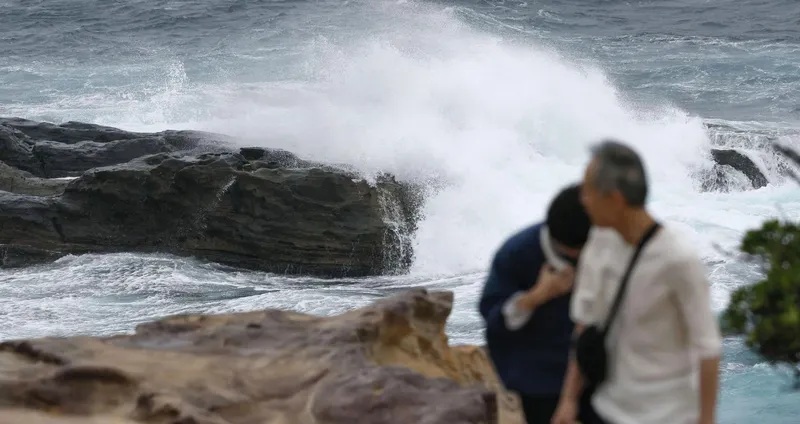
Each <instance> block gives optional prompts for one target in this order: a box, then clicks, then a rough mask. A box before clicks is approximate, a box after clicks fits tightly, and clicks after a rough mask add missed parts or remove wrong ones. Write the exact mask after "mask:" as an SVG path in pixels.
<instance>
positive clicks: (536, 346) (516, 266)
mask: <svg viewBox="0 0 800 424" xmlns="http://www.w3.org/2000/svg"><path fill="white" fill-rule="evenodd" d="M541 228H542V224H537V225H533V226H531V227H528V228H525V229H523V230H522V231H520V232H518V233H516V234H514V235H513V236H512V237H510V238H509V239H508V240H506V242H505V243H503V245H502V246H501V247H500V249H499V250H498V251H497V253H496V254H495V257H494V259H493V261H492V265H491V270H490V272H489V276H488V278H487V280H486V284H485V286H484V289H483V292H482V294H481V299H480V313H481V315H482V316H483V319H484V321H485V323H486V344H487V348H488V351H489V356H490V358H491V359H492V361H493V363H494V366H495V369H496V370H497V373H498V374H499V376H500V378H501V380H502V381H503V383H504V384H505V386H506V388H508V389H509V390H513V391H516V392H519V393H520V394H522V395H529V396H532V395H558V394H559V393H560V392H561V386H562V384H563V380H564V374H565V372H566V367H567V359H568V354H569V347H570V339H571V337H572V329H573V323H572V321H571V320H570V317H569V302H570V295H564V296H561V297H558V298H556V299H553V300H551V301H550V302H547V303H545V304H543V305H541V306H540V307H539V308H537V309H536V311H535V312H534V313H533V315H532V316H531V317H530V320H529V321H528V322H527V323H526V324H525V325H524V326H523V327H522V328H520V329H518V330H514V331H511V330H508V329H507V328H506V327H505V320H504V318H503V313H502V308H503V304H504V303H505V301H506V300H507V299H508V298H509V297H511V296H512V295H513V294H514V293H516V292H517V291H520V290H527V289H529V288H531V287H533V285H534V284H536V280H537V277H538V276H539V270H540V268H541V267H542V265H544V264H545V263H546V260H545V256H544V252H543V251H542V248H541V246H540V243H539V233H540V230H541Z"/></svg>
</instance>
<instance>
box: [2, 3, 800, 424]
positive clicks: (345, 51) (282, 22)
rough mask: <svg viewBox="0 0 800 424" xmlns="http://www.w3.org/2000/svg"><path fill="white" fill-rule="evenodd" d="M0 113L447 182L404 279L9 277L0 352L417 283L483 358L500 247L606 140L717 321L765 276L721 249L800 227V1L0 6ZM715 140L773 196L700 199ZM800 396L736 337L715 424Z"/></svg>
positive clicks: (165, 268) (781, 419)
mask: <svg viewBox="0 0 800 424" xmlns="http://www.w3.org/2000/svg"><path fill="white" fill-rule="evenodd" d="M0 116H21V117H25V118H30V119H40V120H49V121H53V122H64V121H69V120H78V121H88V122H95V123H100V124H106V125H114V126H119V127H122V128H125V129H130V130H161V129H167V128H172V129H176V128H177V129H183V128H192V129H201V130H210V131H216V132H222V133H226V134H230V135H234V136H237V137H240V138H241V139H242V140H244V141H243V143H247V144H250V145H262V146H270V147H283V148H287V149H289V150H292V151H294V152H296V153H298V154H300V155H301V156H303V157H306V158H311V159H318V160H330V161H337V162H349V163H352V164H354V165H356V166H357V167H359V169H361V170H362V171H363V173H364V175H365V177H369V176H370V175H372V174H373V173H374V172H377V171H379V170H387V171H391V172H393V173H395V174H396V175H398V177H399V178H401V179H404V180H409V181H415V182H425V181H429V180H434V179H435V180H436V181H440V182H444V186H443V187H442V188H441V189H439V190H438V191H436V192H435V193H434V194H432V195H431V196H430V197H429V198H428V199H427V200H426V203H425V206H424V211H423V212H424V216H423V219H422V221H421V223H420V228H419V231H418V232H417V234H416V236H415V237H416V238H415V252H416V260H415V263H414V266H413V268H412V270H411V272H410V274H408V275H404V276H400V277H391V278H389V277H385V278H368V279H359V280H318V279H309V278H288V277H284V276H276V275H269V274H263V273H256V272H249V271H242V270H235V269H230V268H227V267H222V266H219V265H215V264H209V263H203V262H199V261H196V260H191V259H185V258H175V257H169V256H161V255H136V254H117V255H84V256H78V257H66V258H63V259H61V260H59V261H57V262H56V263H54V264H48V265H43V266H37V267H32V268H26V269H18V270H0V321H2V322H3V324H4V325H3V326H0V339H9V338H19V337H36V336H43V335H52V334H64V335H66V334H110V333H118V332H126V331H130V330H132V329H133V327H134V326H135V325H136V324H137V323H139V322H142V321H146V320H149V319H153V318H155V317H159V316H163V315H165V314H172V313H178V312H188V311H192V312H227V311H242V310H252V309H256V308H265V307H280V308H292V309H297V310H301V311H307V312H311V313H318V314H333V313H339V312H341V311H344V310H346V309H349V308H353V307H356V306H360V305H363V304H366V303H368V302H370V301H372V300H374V299H376V298H378V297H380V296H385V295H387V294H389V293H392V292H394V291H397V290H402V289H405V288H408V287H416V286H424V287H430V288H435V289H447V290H453V291H454V292H455V294H456V306H455V311H454V313H453V316H452V317H451V324H450V328H449V332H450V336H451V339H452V341H453V342H455V343H481V341H482V340H481V330H482V325H481V322H480V319H479V316H478V314H477V311H476V302H477V297H478V293H479V291H480V288H481V284H482V283H483V278H484V276H485V270H486V267H487V266H488V262H489V260H490V258H491V254H492V253H493V250H494V249H495V248H496V247H497V245H498V244H499V243H500V242H501V241H502V239H503V238H504V237H505V236H506V235H508V234H509V233H510V232H512V231H514V230H515V229H517V228H519V227H521V226H523V225H526V224H528V223H529V222H531V221H533V220H535V219H539V218H541V217H542V214H543V211H544V208H545V206H546V203H547V201H548V200H549V198H550V197H551V196H552V194H553V193H554V192H555V191H556V190H558V189H559V188H560V186H561V185H563V184H565V183H567V182H569V181H572V180H575V179H577V178H579V177H580V175H581V168H582V166H583V164H584V163H585V160H586V159H587V150H586V148H587V146H588V144H589V143H591V142H593V141H595V140H596V139H598V138H600V137H605V136H613V137H619V138H622V139H625V140H627V141H629V142H631V143H633V144H635V145H636V146H637V148H638V149H639V150H640V151H641V152H642V154H643V155H644V156H645V159H646V160H647V161H648V166H649V168H650V173H651V179H652V181H653V199H652V208H653V210H654V211H655V212H656V213H657V214H658V215H659V216H661V217H662V218H663V219H664V220H667V221H668V222H671V223H673V225H676V226H678V227H679V228H681V229H682V230H684V231H685V233H686V236H687V237H691V238H693V240H695V241H696V245H697V247H698V250H699V252H700V253H701V254H702V255H703V256H704V258H705V260H706V262H707V263H708V264H709V273H710V279H711V281H712V284H713V293H714V299H713V301H714V307H715V309H716V310H721V309H722V308H723V307H724V306H725V304H726V302H727V299H728V295H729V293H730V291H731V290H732V289H733V288H735V287H737V286H739V285H741V284H748V283H751V282H754V281H757V279H758V278H760V276H761V274H760V271H759V270H758V269H757V268H756V267H754V266H753V265H749V264H747V263H743V262H741V261H740V260H738V259H737V258H735V257H732V256H730V255H727V254H725V253H723V251H722V250H725V249H727V250H734V249H735V248H736V246H737V244H738V241H739V239H740V238H741V236H742V234H743V232H744V231H746V230H747V229H749V228H753V227H756V226H757V225H759V223H760V222H761V221H762V220H764V219H766V218H769V217H773V216H777V215H779V214H783V215H784V216H786V217H788V218H791V219H800V189H798V187H797V186H796V185H793V184H792V183H791V182H789V181H787V180H786V179H785V177H783V176H782V175H781V174H780V172H778V166H779V163H780V159H778V158H777V157H776V156H775V155H774V154H772V153H771V152H769V150H768V149H767V148H766V144H767V143H768V142H769V141H771V140H779V141H781V142H784V143H787V144H790V145H794V146H798V145H799V144H800V143H799V142H798V140H800V136H799V135H798V134H800V3H798V2H797V1H794V0H771V1H766V0H739V1H733V0H716V1H690V0H659V1H614V0H611V1H600V0H581V1H578V0H561V1H533V0H529V1H510V0H508V1H488V0H485V1H472V0H463V1H458V2H456V1H452V2H447V1H441V2H421V1H416V2H415V1H403V0H400V1H385V0H371V1H341V0H340V1H333V0H321V1H300V0H294V1H258V0H239V1H236V0H233V1H231V0H228V1H223V0H205V1H188V0H173V1H166V0H128V1H114V0H104V1H98V0H69V1H66V0H47V1H44V0H0ZM708 125H711V126H712V128H711V129H707V128H706V127H707V126H708ZM720 145H721V146H731V147H737V148H740V149H742V151H744V152H746V153H747V154H749V155H750V156H751V157H752V158H753V159H754V160H755V161H756V163H757V164H758V165H759V167H760V168H761V169H762V171H763V172H764V173H765V175H767V177H768V178H769V180H770V185H769V186H768V187H765V188H762V189H759V190H748V191H738V190H733V191H731V192H727V193H703V192H701V191H700V190H699V187H700V183H701V181H700V180H701V179H702V170H703V169H708V167H710V165H711V162H710V157H709V149H710V148H711V147H712V146H720ZM740 177H741V176H740ZM715 246H720V247H721V249H722V250H720V248H717V247H715ZM789 377H790V374H789V372H788V371H787V370H785V369H780V368H773V367H771V366H769V365H767V364H766V363H765V362H764V361H762V360H761V359H760V358H758V357H757V356H756V355H753V354H752V353H750V352H748V351H747V350H746V349H745V348H744V347H743V345H742V342H741V340H740V339H737V338H730V339H727V340H726V343H725V358H724V364H723V381H722V397H721V400H720V420H719V422H720V423H725V424H738V423H756V422H758V423H762V424H776V423H795V422H800V402H798V399H800V398H798V394H797V393H792V392H790V391H789V390H788V388H789V385H790V378H789Z"/></svg>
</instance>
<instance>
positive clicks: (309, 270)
mask: <svg viewBox="0 0 800 424" xmlns="http://www.w3.org/2000/svg"><path fill="white" fill-rule="evenodd" d="M212 136H213V137H217V136H216V135H208V134H205V133H195V132H174V131H165V132H162V133H158V134H155V135H154V134H139V133H128V132H125V131H122V130H117V129H113V128H108V127H98V126H93V125H89V124H80V123H67V124H63V125H53V124H45V123H36V122H33V121H25V120H19V119H6V120H2V119H0V142H3V143H5V144H4V145H3V146H0V266H5V267H11V266H24V265H29V264H33V263H38V262H42V261H49V260H52V259H54V258H58V257H60V256H63V255H66V254H71V253H72V254H79V253H86V252H119V251H143V252H152V251H159V252H165V253H173V254H178V255H192V256H196V257H200V258H204V259H208V260H211V261H215V262H219V263H224V264H229V265H233V266H239V267H244V268H249V269H260V270H266V271H271V272H278V273H289V274H306V275H318V276H326V277H328V276H330V277H346V276H366V275H377V274H386V273H392V272H397V271H403V270H405V269H407V267H408V266H409V265H410V264H411V261H412V256H413V253H412V247H411V235H412V233H413V231H414V229H415V215H416V210H417V207H418V204H419V199H418V198H417V197H416V195H415V194H414V190H412V189H411V188H410V187H409V186H407V185H403V184H400V183H398V182H397V181H395V180H394V179H393V178H392V177H391V176H388V175H383V176H380V177H378V178H377V181H376V182H374V183H368V182H367V181H366V180H364V178H362V177H361V176H359V175H357V174H356V173H354V172H351V171H350V170H348V169H347V168H346V167H343V166H337V167H334V166H330V165H324V164H319V163H313V162H309V161H305V160H302V159H300V158H298V157H296V156H295V155H294V154H292V153H290V152H287V151H284V150H278V149H263V148H241V149H238V150H234V149H233V148H232V147H231V146H229V145H225V144H224V143H223V144H217V145H214V144H203V143H208V140H211V139H214V138H213V137H212ZM31 137H37V139H34V138H31ZM43 138H46V139H47V140H44V139H43ZM216 139H219V137H217V138H216ZM202 140H205V141H202ZM204 152H205V153H204ZM4 162H5V163H4ZM70 175H77V176H75V177H71V178H73V179H71V180H69V178H70V177H67V178H52V177H54V176H70ZM44 177H50V178H44Z"/></svg>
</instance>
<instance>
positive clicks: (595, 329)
mask: <svg viewBox="0 0 800 424" xmlns="http://www.w3.org/2000/svg"><path fill="white" fill-rule="evenodd" d="M647 195H648V183H647V177H646V173H645V169H644V165H643V164H642V160H641V159H640V157H639V155H638V154H637V153H636V152H635V151H634V150H633V149H631V148H630V147H628V146H626V145H624V144H622V143H619V142H616V141H605V142H603V143H601V144H599V145H598V146H596V147H595V148H593V149H592V159H591V161H590V162H589V164H588V166H587V168H586V171H585V175H584V179H583V184H582V187H581V202H582V203H583V205H584V207H585V208H586V212H587V213H588V215H589V217H590V219H591V221H592V225H593V228H592V230H591V232H590V235H589V239H588V241H587V243H586V246H585V247H584V249H583V253H582V254H581V258H580V261H579V264H578V268H577V277H576V281H575V291H574V293H573V296H572V299H571V304H570V314H571V317H572V319H573V321H574V322H575V336H576V338H575V339H574V341H575V343H574V344H573V349H572V351H571V354H570V361H569V365H568V371H567V374H566V377H565V381H564V385H563V390H562V393H561V399H560V401H559V406H558V409H557V411H556V413H555V415H554V417H553V420H552V423H553V424H573V423H575V419H576V410H577V406H576V405H577V404H578V400H579V399H580V398H581V395H582V394H583V391H584V390H589V391H591V392H592V393H593V395H592V405H593V406H594V408H595V410H596V411H597V414H598V415H600V417H601V418H602V419H603V420H604V421H605V422H607V423H613V424H711V423H714V420H715V409H716V402H717V390H718V372H719V370H718V367H719V356H720V351H721V336H720V331H719V327H718V323H717V320H716V317H715V315H714V314H713V312H712V310H711V305H710V299H709V298H710V296H709V292H710V287H709V282H708V280H707V277H706V270H705V267H704V265H703V263H702V262H701V260H700V258H699V256H698V254H697V253H695V252H694V250H693V248H692V246H690V245H689V244H688V243H686V242H685V241H683V240H682V239H681V236H680V235H679V234H677V233H676V232H675V231H674V230H673V229H672V228H670V227H669V226H668V225H662V224H660V223H658V222H656V220H655V219H654V218H653V217H652V215H650V213H649V212H648V211H647V210H646V208H645V203H646V200H647Z"/></svg>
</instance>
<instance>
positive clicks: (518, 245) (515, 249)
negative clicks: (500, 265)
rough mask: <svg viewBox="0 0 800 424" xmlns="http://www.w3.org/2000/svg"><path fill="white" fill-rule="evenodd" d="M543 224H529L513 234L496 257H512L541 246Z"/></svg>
mask: <svg viewBox="0 0 800 424" xmlns="http://www.w3.org/2000/svg"><path fill="white" fill-rule="evenodd" d="M543 225H544V224H543V223H536V224H532V225H528V226H527V227H524V228H522V229H519V230H517V231H516V232H515V233H513V234H511V235H510V236H509V237H508V238H506V239H505V241H503V243H502V244H501V245H500V247H499V248H498V249H497V252H496V253H495V259H498V258H512V257H515V256H516V255H519V254H523V253H525V252H527V251H530V249H532V248H533V249H536V248H539V233H540V232H541V231H542V226H543Z"/></svg>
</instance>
